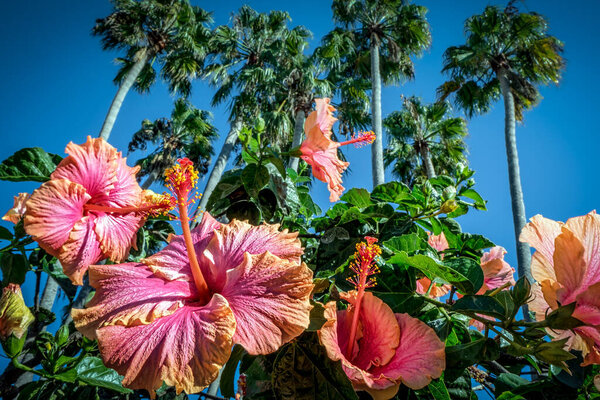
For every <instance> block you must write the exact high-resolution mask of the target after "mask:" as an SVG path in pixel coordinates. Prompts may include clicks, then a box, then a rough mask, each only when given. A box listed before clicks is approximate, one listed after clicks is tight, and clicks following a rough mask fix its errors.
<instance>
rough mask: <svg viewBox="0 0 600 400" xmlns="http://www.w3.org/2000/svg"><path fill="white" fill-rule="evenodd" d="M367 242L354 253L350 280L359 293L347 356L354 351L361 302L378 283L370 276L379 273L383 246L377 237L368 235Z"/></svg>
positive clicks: (361, 243) (362, 243) (358, 246)
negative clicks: (376, 260) (377, 260)
mask: <svg viewBox="0 0 600 400" xmlns="http://www.w3.org/2000/svg"><path fill="white" fill-rule="evenodd" d="M365 240H366V241H367V242H366V243H365V242H360V243H358V244H357V245H356V253H354V263H353V264H352V265H351V267H350V269H352V271H354V272H355V273H356V275H354V276H352V277H350V278H348V281H349V282H350V283H352V284H353V285H354V286H355V287H356V291H357V295H356V302H355V303H354V311H353V316H352V325H351V326H350V335H349V337H348V338H349V340H348V347H347V349H346V355H347V357H350V358H351V357H352V354H353V352H354V339H355V338H356V330H357V328H358V320H359V315H360V304H361V302H362V298H363V296H364V294H365V290H366V289H367V288H372V287H373V286H375V285H377V278H374V277H370V276H371V275H375V274H377V273H379V267H378V266H377V265H376V264H375V259H376V258H377V256H379V255H380V254H381V248H380V247H379V246H378V245H376V244H375V243H376V242H377V239H376V238H373V237H370V236H366V237H365Z"/></svg>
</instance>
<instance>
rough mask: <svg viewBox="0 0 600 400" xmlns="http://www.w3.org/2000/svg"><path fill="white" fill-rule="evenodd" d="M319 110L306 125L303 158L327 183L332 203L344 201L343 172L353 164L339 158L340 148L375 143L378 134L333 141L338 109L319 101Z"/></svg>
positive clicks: (317, 107) (307, 119) (316, 110)
mask: <svg viewBox="0 0 600 400" xmlns="http://www.w3.org/2000/svg"><path fill="white" fill-rule="evenodd" d="M315 103H316V107H315V111H313V112H311V113H310V114H309V116H308V117H307V118H306V122H305V123H304V132H305V133H306V139H305V140H304V142H302V145H301V146H300V152H301V153H302V155H301V156H300V158H301V159H303V160H304V161H306V162H307V163H308V164H310V165H311V166H312V173H313V175H314V177H315V178H317V179H318V180H320V181H322V182H325V183H327V189H328V190H329V192H330V196H329V201H331V202H335V201H338V200H339V199H340V196H341V194H342V193H343V192H344V187H343V186H342V172H344V171H345V170H346V168H348V165H350V163H348V162H346V161H341V160H340V159H339V158H338V154H337V149H338V147H340V146H345V145H347V144H352V143H354V144H357V145H360V144H365V143H369V144H370V143H373V141H374V140H375V134H374V133H373V132H366V133H364V134H361V135H358V136H357V137H355V138H353V139H351V140H348V141H346V142H341V143H338V142H334V141H333V140H331V134H332V132H331V128H332V127H333V124H334V123H335V121H337V118H335V117H334V116H333V112H334V111H335V108H334V107H333V106H332V105H331V104H329V99H327V98H325V99H316V100H315Z"/></svg>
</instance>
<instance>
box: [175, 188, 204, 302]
mask: <svg viewBox="0 0 600 400" xmlns="http://www.w3.org/2000/svg"><path fill="white" fill-rule="evenodd" d="M178 204H179V219H180V220H181V229H183V239H184V241H185V248H186V250H187V253H188V258H189V259H190V268H191V269H192V275H193V277H194V283H195V284H196V288H197V289H198V293H199V295H200V297H201V300H203V301H205V300H207V297H208V285H207V284H206V281H205V280H204V276H202V271H201V270H200V265H199V264H198V258H197V257H196V250H195V249H194V242H193V241H192V232H191V231H190V220H189V217H188V209H187V204H186V202H185V201H184V199H181V198H180V199H179V201H178Z"/></svg>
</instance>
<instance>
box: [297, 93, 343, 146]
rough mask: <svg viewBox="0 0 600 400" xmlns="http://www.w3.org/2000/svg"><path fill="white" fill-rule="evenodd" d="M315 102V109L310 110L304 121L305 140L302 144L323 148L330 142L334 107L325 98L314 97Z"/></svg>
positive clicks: (333, 121) (334, 119)
mask: <svg viewBox="0 0 600 400" xmlns="http://www.w3.org/2000/svg"><path fill="white" fill-rule="evenodd" d="M315 104H316V107H315V111H313V112H311V113H310V114H309V115H308V117H307V118H306V121H305V122H304V132H305V133H306V141H305V143H303V145H305V144H306V145H309V146H310V147H311V148H312V149H313V150H316V149H321V150H325V149H327V148H328V146H329V143H330V142H331V128H333V124H334V123H335V121H337V118H335V117H334V116H333V112H334V111H335V108H334V107H333V106H332V105H331V104H330V100H329V99H327V98H323V99H315Z"/></svg>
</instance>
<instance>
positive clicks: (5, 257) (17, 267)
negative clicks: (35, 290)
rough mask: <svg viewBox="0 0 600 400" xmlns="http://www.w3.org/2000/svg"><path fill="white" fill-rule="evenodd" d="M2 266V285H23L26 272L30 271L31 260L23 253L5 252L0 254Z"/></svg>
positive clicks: (0, 264) (0, 265)
mask: <svg viewBox="0 0 600 400" xmlns="http://www.w3.org/2000/svg"><path fill="white" fill-rule="evenodd" d="M0 267H1V268H2V286H6V285H8V284H9V283H16V284H18V285H22V284H23V282H25V274H26V273H27V271H29V262H27V258H25V256H24V255H23V254H15V253H11V252H5V253H2V254H0Z"/></svg>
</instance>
